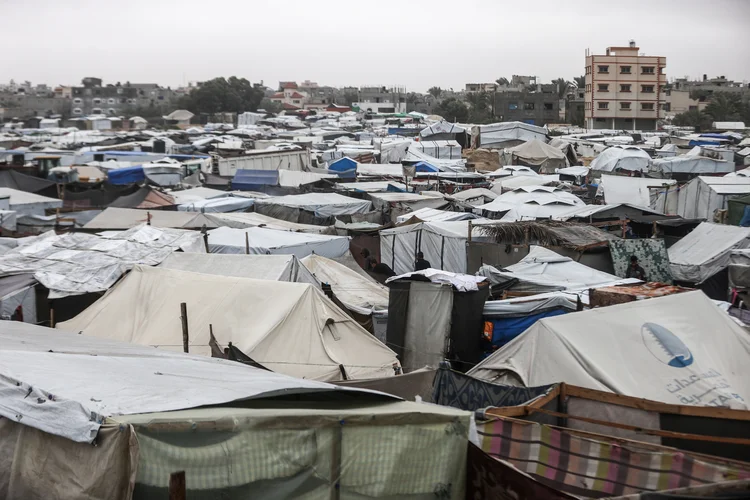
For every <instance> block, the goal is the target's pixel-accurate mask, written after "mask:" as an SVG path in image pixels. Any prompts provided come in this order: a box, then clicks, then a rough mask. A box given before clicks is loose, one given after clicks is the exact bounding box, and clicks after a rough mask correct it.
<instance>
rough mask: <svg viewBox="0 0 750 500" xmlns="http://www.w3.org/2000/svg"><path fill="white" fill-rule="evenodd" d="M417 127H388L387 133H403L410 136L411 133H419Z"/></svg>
mask: <svg viewBox="0 0 750 500" xmlns="http://www.w3.org/2000/svg"><path fill="white" fill-rule="evenodd" d="M419 130H420V129H418V128H413V127H409V128H402V127H389V128H388V135H403V136H406V137H409V136H412V135H419Z"/></svg>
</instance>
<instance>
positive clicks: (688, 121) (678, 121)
mask: <svg viewBox="0 0 750 500" xmlns="http://www.w3.org/2000/svg"><path fill="white" fill-rule="evenodd" d="M712 120H713V119H712V118H711V115H709V114H708V113H705V112H703V111H698V110H697V109H691V110H690V111H685V112H684V113H680V114H678V115H675V117H674V118H673V119H672V124H673V125H677V126H678V127H695V128H696V129H698V130H699V131H700V130H708V129H710V128H711V122H712Z"/></svg>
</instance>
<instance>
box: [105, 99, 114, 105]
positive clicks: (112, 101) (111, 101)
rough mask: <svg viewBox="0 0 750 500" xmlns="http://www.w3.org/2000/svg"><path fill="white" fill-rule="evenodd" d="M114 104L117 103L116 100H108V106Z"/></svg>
mask: <svg viewBox="0 0 750 500" xmlns="http://www.w3.org/2000/svg"><path fill="white" fill-rule="evenodd" d="M114 103H115V100H114V99H112V98H110V99H109V100H107V104H114Z"/></svg>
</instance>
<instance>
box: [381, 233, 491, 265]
mask: <svg viewBox="0 0 750 500" xmlns="http://www.w3.org/2000/svg"><path fill="white" fill-rule="evenodd" d="M469 222H470V221H454V222H420V223H418V224H407V225H403V226H399V227H394V228H391V229H383V230H381V231H380V259H381V262H382V263H383V264H387V265H388V266H389V267H390V268H391V269H393V271H394V272H395V273H396V274H404V273H408V272H411V271H414V262H415V260H416V257H417V252H423V253H424V257H425V259H427V260H428V261H429V262H430V264H432V266H433V268H435V269H442V270H443V271H450V272H453V273H465V272H466V265H467V261H466V243H467V240H468V237H469ZM471 234H472V240H475V241H488V238H486V237H485V236H484V235H483V233H482V232H481V230H479V229H478V228H476V227H474V228H473V229H472V231H471Z"/></svg>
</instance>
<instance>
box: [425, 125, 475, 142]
mask: <svg viewBox="0 0 750 500" xmlns="http://www.w3.org/2000/svg"><path fill="white" fill-rule="evenodd" d="M465 133H466V129H465V128H463V127H461V126H459V125H457V124H455V123H450V122H447V121H445V120H441V121H439V122H437V123H433V124H432V125H430V126H429V127H426V128H423V129H422V130H420V131H419V137H421V138H423V139H425V140H428V141H437V140H446V139H454V138H455V137H456V135H457V134H465Z"/></svg>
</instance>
